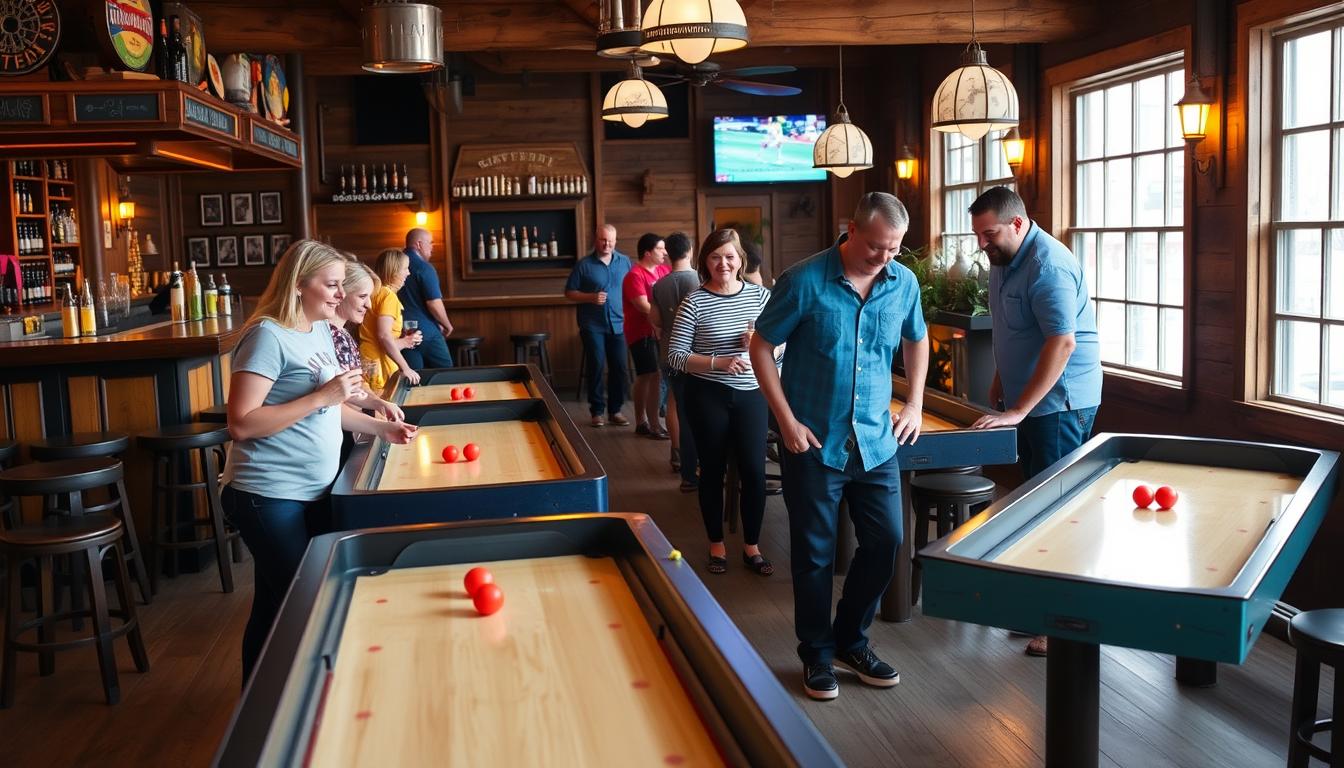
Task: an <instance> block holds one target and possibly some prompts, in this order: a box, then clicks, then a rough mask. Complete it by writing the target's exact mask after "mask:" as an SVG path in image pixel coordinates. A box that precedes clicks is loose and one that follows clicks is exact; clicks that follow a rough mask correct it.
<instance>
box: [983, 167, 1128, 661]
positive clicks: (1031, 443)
mask: <svg viewBox="0 0 1344 768" xmlns="http://www.w3.org/2000/svg"><path fill="white" fill-rule="evenodd" d="M970 213H971V226H972V228H973V229H974V231H975V236H976V238H977V239H978V240H979V243H980V248H981V249H983V250H984V252H985V256H987V257H988V258H989V264H990V270H989V307H990V317H991V318H993V321H994V337H993V341H994V365H995V368H996V370H995V372H994V381H993V383H992V384H991V385H990V389H989V402H990V403H991V404H992V405H995V406H996V407H999V408H1003V409H1004V410H1003V413H1000V414H993V415H990V416H982V417H981V418H980V419H979V420H978V421H976V422H975V424H973V425H972V426H973V427H974V428H976V429H988V428H990V427H1010V426H1016V427H1017V454H1018V456H1019V457H1020V459H1021V462H1022V471H1023V474H1025V475H1026V476H1027V478H1032V477H1035V476H1036V475H1038V474H1040V473H1041V472H1043V471H1045V469H1046V468H1047V467H1049V466H1050V465H1051V464H1054V463H1055V462H1056V461H1059V460H1060V459H1061V458H1062V457H1063V456H1064V455H1065V454H1067V453H1069V452H1070V451H1072V450H1073V449H1075V448H1077V447H1078V446H1080V445H1082V444H1083V443H1085V442H1087V438H1088V437H1089V436H1091V434H1092V425H1093V423H1094V422H1095V421H1096V418H1097V407H1098V406H1100V405H1101V380H1102V374H1101V347H1100V344H1099V342H1098V341H1097V317H1096V313H1095V312H1094V311H1093V309H1092V302H1091V300H1090V299H1089V298H1088V295H1087V281H1086V279H1085V278H1084V277H1083V270H1082V267H1081V265H1079V263H1078V259H1077V258H1075V257H1074V255H1073V254H1072V253H1071V252H1070V251H1069V249H1068V248H1066V247H1064V244H1063V243H1061V242H1059V241H1058V240H1056V239H1055V238H1053V237H1051V236H1050V235H1049V234H1047V233H1045V232H1044V231H1042V230H1041V228H1040V227H1039V226H1037V224H1036V223H1035V222H1033V221H1032V220H1031V219H1029V218H1027V207H1026V205H1025V204H1024V203H1023V202H1022V198H1021V197H1018V194H1017V193H1016V192H1014V191H1013V190H1011V189H1008V188H1007V187H994V188H992V189H989V190H986V191H985V193H984V194H982V195H980V197H978V198H976V200H975V202H974V203H972V204H971V208H970ZM1047 649H1048V646H1047V643H1046V638H1045V637H1035V638H1032V640H1031V641H1030V642H1028V643H1027V649H1026V650H1027V654H1028V655H1031V656H1044V655H1046V651H1047Z"/></svg>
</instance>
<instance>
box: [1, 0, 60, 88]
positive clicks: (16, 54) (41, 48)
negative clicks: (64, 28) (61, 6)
mask: <svg viewBox="0 0 1344 768" xmlns="http://www.w3.org/2000/svg"><path fill="white" fill-rule="evenodd" d="M60 39H61V14H60V11H58V10H57V9H56V3H55V0H0V75H26V74H28V73H29V72H32V71H34V70H36V69H37V68H39V67H41V66H42V65H43V64H46V63H47V59H50V58H51V54H52V53H54V52H55V51H56V43H58V42H60Z"/></svg>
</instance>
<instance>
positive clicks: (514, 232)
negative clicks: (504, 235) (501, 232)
mask: <svg viewBox="0 0 1344 768" xmlns="http://www.w3.org/2000/svg"><path fill="white" fill-rule="evenodd" d="M509 258H510V259H516V258H518V228H517V227H514V226H510V227H509Z"/></svg>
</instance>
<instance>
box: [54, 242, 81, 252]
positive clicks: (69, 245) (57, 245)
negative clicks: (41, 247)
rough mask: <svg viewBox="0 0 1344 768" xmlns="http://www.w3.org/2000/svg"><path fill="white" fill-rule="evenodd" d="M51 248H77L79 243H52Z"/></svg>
mask: <svg viewBox="0 0 1344 768" xmlns="http://www.w3.org/2000/svg"><path fill="white" fill-rule="evenodd" d="M51 247H52V248H65V249H67V250H68V249H75V250H78V249H79V243H52V244H51Z"/></svg>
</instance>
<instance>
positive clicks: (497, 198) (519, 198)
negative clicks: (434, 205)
mask: <svg viewBox="0 0 1344 768" xmlns="http://www.w3.org/2000/svg"><path fill="white" fill-rule="evenodd" d="M585 197H587V195H462V196H460V197H454V198H453V201H454V202H458V203H474V202H478V201H479V202H485V203H497V202H504V201H507V202H524V203H526V202H532V201H534V200H536V201H547V200H582V199H584V198H585Z"/></svg>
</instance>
